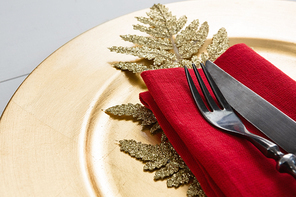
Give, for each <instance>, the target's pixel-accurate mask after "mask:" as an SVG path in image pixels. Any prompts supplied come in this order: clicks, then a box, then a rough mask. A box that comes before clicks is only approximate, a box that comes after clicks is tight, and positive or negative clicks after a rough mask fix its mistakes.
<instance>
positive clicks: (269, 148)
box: [185, 64, 296, 178]
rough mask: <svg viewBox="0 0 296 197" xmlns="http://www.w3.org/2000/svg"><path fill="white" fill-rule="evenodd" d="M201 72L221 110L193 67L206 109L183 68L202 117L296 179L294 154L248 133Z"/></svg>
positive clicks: (217, 90) (209, 78) (205, 72)
mask: <svg viewBox="0 0 296 197" xmlns="http://www.w3.org/2000/svg"><path fill="white" fill-rule="evenodd" d="M201 67H202V70H203V72H204V74H205V76H206V78H207V80H208V82H209V84H210V86H211V89H212V91H213V93H214V95H215V97H216V99H217V101H218V102H219V104H220V105H221V108H220V107H219V106H218V105H217V104H216V103H215V101H214V99H213V97H212V96H211V94H210V93H209V91H208V89H207V87H206V86H205V83H204V82H203V80H202V78H201V76H200V74H199V71H198V70H197V68H196V67H195V65H193V69H194V72H195V75H196V78H197V80H198V82H199V85H200V87H201V90H202V92H203V95H204V97H205V100H206V101H207V104H208V106H209V108H210V109H208V107H207V105H206V104H205V103H204V101H203V99H202V97H201V95H200V94H199V92H198V90H197V88H196V86H195V84H194V82H193V80H192V77H191V75H190V73H189V70H188V69H187V67H185V73H186V77H187V81H188V85H189V88H190V91H191V93H192V96H193V99H194V101H195V103H196V105H197V107H198V109H199V111H200V113H201V114H202V115H203V117H204V118H205V119H206V120H207V121H208V122H209V123H211V124H212V125H214V126H215V127H217V128H219V129H221V130H223V131H226V132H229V133H231V134H235V135H239V136H241V137H244V138H246V139H247V140H249V141H250V142H252V143H253V144H254V145H255V146H256V147H257V148H258V149H259V150H260V151H261V152H262V153H263V154H264V155H265V156H266V157H268V158H273V159H274V160H276V161H277V170H278V171H279V172H286V173H289V174H291V175H292V176H293V177H294V178H296V156H295V155H294V154H291V153H288V154H284V153H282V152H281V151H280V149H279V147H278V146H277V145H276V144H275V143H273V142H271V141H269V140H267V139H265V138H263V137H260V136H258V135H255V134H253V133H250V132H249V131H248V130H247V129H246V128H245V126H244V124H243V123H242V122H241V120H240V118H239V117H238V116H237V115H236V114H235V112H234V111H233V110H232V107H231V106H230V105H229V103H228V102H227V101H226V99H225V98H224V96H223V95H222V93H221V91H220V90H219V88H218V86H217V85H216V83H215V82H214V80H213V79H212V77H211V75H210V74H209V72H208V71H207V69H206V67H205V66H204V65H203V64H201Z"/></svg>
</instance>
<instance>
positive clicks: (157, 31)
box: [105, 4, 229, 197]
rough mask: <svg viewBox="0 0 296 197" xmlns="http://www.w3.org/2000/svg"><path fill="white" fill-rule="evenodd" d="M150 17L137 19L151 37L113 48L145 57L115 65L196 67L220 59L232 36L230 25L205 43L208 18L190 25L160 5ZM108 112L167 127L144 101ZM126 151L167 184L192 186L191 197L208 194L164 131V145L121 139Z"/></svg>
mask: <svg viewBox="0 0 296 197" xmlns="http://www.w3.org/2000/svg"><path fill="white" fill-rule="evenodd" d="M146 14H147V17H136V19H137V20H138V22H140V23H141V24H136V25H134V26H133V28H134V30H138V31H140V32H144V33H146V34H147V36H140V35H121V36H120V37H121V38H122V39H123V40H124V41H127V42H131V43H133V44H134V46H132V47H124V46H112V47H110V48H109V50H110V51H111V52H116V53H121V54H127V55H133V56H135V57H138V58H140V59H136V60H134V61H130V62H117V63H114V64H113V65H114V67H115V68H118V69H121V70H127V71H130V72H133V73H141V72H143V71H145V70H153V69H162V68H173V67H183V66H185V65H186V66H187V67H191V64H192V63H194V64H195V65H199V64H200V63H201V62H205V61H206V60H211V61H214V60H215V59H217V58H218V57H219V56H220V55H221V54H222V53H224V52H225V51H226V49H228V48H229V39H228V37H227V31H226V29H225V28H221V29H219V30H218V32H217V33H216V34H215V35H214V36H213V38H212V40H211V43H210V44H209V45H208V46H207V47H204V48H205V51H200V49H201V47H203V45H204V44H205V42H206V40H207V36H208V33H209V25H208V23H207V22H203V23H202V24H200V22H199V20H197V19H196V20H193V21H192V22H191V23H190V24H189V25H188V26H186V27H185V25H186V23H187V17H186V16H181V17H180V18H177V17H176V16H174V15H173V14H172V13H171V12H170V11H169V9H168V8H167V7H165V6H164V5H162V4H155V5H153V6H152V7H151V8H150V11H149V12H147V13H146ZM105 112H106V113H107V114H109V115H112V116H121V117H127V118H130V117H132V118H134V119H135V120H137V121H140V122H141V124H142V125H143V126H149V127H150V132H151V133H152V134H154V133H155V132H156V131H162V130H161V127H160V125H159V124H158V122H157V120H156V118H155V116H154V114H153V113H152V111H151V110H149V109H147V108H146V107H144V106H143V105H141V104H131V103H128V104H121V105H116V106H113V107H110V108H108V109H107V110H105ZM119 145H120V150H121V151H123V152H125V153H127V154H129V155H130V156H132V157H134V158H136V159H138V160H141V161H142V162H143V163H144V167H143V169H144V170H145V171H153V172H155V176H154V180H166V181H167V187H175V188H177V187H179V186H181V185H184V184H189V188H188V190H187V196H188V197H197V196H199V197H205V196H206V195H205V193H204V191H203V190H202V188H201V186H200V184H199V182H198V181H197V179H196V177H195V176H194V175H193V173H192V172H191V171H190V169H189V168H188V167H187V165H186V164H185V162H184V161H183V160H182V158H181V157H180V156H179V155H178V154H177V152H176V151H175V149H174V148H173V146H172V145H171V144H170V142H169V141H168V139H167V137H166V136H165V134H163V133H162V136H161V143H160V144H156V145H151V144H143V143H141V142H137V141H135V140H133V139H130V140H127V139H124V140H120V141H119Z"/></svg>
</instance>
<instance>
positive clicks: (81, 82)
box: [0, 0, 296, 197]
mask: <svg viewBox="0 0 296 197" xmlns="http://www.w3.org/2000/svg"><path fill="white" fill-rule="evenodd" d="M151 6H152V5H151ZM167 7H168V8H169V9H170V11H172V13H173V14H174V15H177V16H178V17H180V16H182V15H186V16H187V17H188V21H189V22H190V21H192V20H193V19H200V21H201V22H204V21H208V23H209V25H210V33H209V38H212V36H213V34H215V33H216V32H217V31H218V29H219V28H221V27H225V28H226V30H227V32H228V36H229V37H230V42H231V43H230V44H231V45H233V44H235V43H239V42H245V43H246V44H248V45H249V46H251V47H253V48H254V49H255V50H256V51H257V52H259V53H260V54H261V55H262V56H264V57H266V58H267V59H268V60H269V61H271V62H272V63H273V64H275V65H277V66H279V68H280V69H282V70H283V71H284V72H286V73H287V74H288V75H290V76H291V77H292V78H293V79H296V36H295V32H296V23H295V21H296V15H295V13H294V11H295V10H296V3H295V2H289V1H273V0H268V1H264V0H261V1H258V0H256V1H255V0H245V1H241V0H227V1H218V0H199V1H185V2H179V3H173V4H168V5H167ZM147 11H148V9H147V10H141V11H138V12H135V13H131V14H128V15H125V16H122V17H119V18H117V19H115V20H112V21H110V22H107V23H105V24H102V25H100V26H97V27H95V28H93V29H91V30H89V31H87V32H85V33H83V34H82V35H80V36H78V37H77V38H75V39H73V40H72V41H70V42H69V43H67V44H65V45H64V46H62V47H61V48H60V49H58V50H57V51H55V52H54V53H53V54H52V55H50V56H49V57H48V58H47V59H46V60H44V61H43V62H42V63H41V64H40V65H39V66H38V67H37V68H36V69H35V70H34V71H33V72H32V73H31V74H30V76H29V77H28V78H27V79H26V80H25V81H24V83H23V84H22V85H21V86H20V88H19V89H18V90H17V91H16V93H15V95H14V96H13V98H12V99H11V101H10V102H9V104H8V106H7V108H6V109H5V111H4V113H3V115H2V117H1V122H0V159H1V163H0V177H1V179H0V194H1V196H9V197H11V196H67V197H68V196H71V197H74V196H114V197H119V196H124V197H125V196H128V197H133V196H143V197H144V196H149V197H150V196H186V190H187V187H186V186H184V187H180V188H179V189H168V188H166V182H165V181H157V182H154V181H153V175H154V174H153V173H147V172H143V164H142V163H141V162H139V161H137V160H135V159H132V158H131V157H130V156H128V155H126V154H124V153H122V152H120V150H119V146H118V141H119V140H121V139H135V140H137V141H141V142H144V143H153V144H154V143H158V139H157V138H155V137H151V136H150V135H149V133H148V132H143V131H141V126H139V125H138V124H137V123H134V122H132V121H125V120H120V119H112V118H110V116H108V115H107V114H105V113H104V112H103V111H102V109H106V108H108V107H111V106H114V105H117V104H123V103H128V102H131V103H138V102H139V101H138V93H139V92H142V91H144V90H145V86H144V84H143V83H142V82H141V79H140V78H139V76H138V75H133V74H130V73H127V72H121V71H119V70H116V69H115V68H113V67H112V66H111V64H110V63H112V62H114V61H125V60H134V59H135V57H131V56H127V55H120V54H116V53H111V52H110V51H109V50H108V47H111V46H121V45H122V46H127V43H126V42H124V41H122V40H121V38H120V37H119V35H124V34H138V32H135V31H134V30H133V29H132V25H133V24H137V21H136V19H135V18H134V17H135V16H145V12H147ZM275 80H276V79H275Z"/></svg>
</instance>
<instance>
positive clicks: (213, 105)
mask: <svg viewBox="0 0 296 197" xmlns="http://www.w3.org/2000/svg"><path fill="white" fill-rule="evenodd" d="M192 67H193V70H194V73H195V75H196V78H197V80H198V83H199V85H200V87H201V90H202V92H203V94H204V96H205V98H206V100H207V102H208V104H209V106H210V107H211V109H212V110H220V108H219V106H218V105H217V104H216V102H215V101H214V99H213V97H212V95H211V94H210V92H209V90H208V89H207V87H206V85H205V83H204V82H203V80H202V78H201V76H200V74H199V72H198V70H197V68H196V66H195V64H192Z"/></svg>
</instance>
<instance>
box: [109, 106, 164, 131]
mask: <svg viewBox="0 0 296 197" xmlns="http://www.w3.org/2000/svg"><path fill="white" fill-rule="evenodd" d="M105 112H106V113H108V114H112V115H115V116H125V117H133V118H135V119H136V120H138V121H141V125H143V126H148V125H152V127H151V129H150V132H151V133H152V134H153V133H156V131H158V130H160V129H161V128H160V126H159V124H158V122H157V120H156V118H155V116H154V114H153V113H152V111H151V110H150V109H148V108H146V107H144V106H143V105H141V104H139V103H137V104H132V103H128V104H121V105H115V106H113V107H109V108H108V109H106V110H105Z"/></svg>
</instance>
